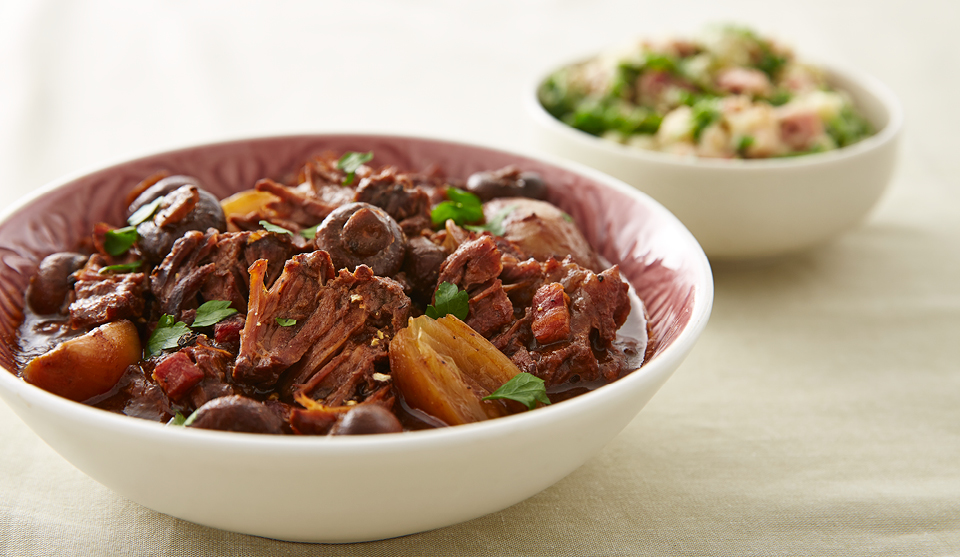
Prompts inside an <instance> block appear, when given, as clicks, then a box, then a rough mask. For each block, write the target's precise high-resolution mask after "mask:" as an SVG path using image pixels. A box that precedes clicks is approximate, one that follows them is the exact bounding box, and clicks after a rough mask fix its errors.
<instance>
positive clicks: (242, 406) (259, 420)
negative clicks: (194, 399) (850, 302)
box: [189, 395, 283, 434]
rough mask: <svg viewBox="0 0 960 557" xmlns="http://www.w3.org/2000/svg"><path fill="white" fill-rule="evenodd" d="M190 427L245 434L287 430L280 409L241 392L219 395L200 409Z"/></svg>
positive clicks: (193, 417)
mask: <svg viewBox="0 0 960 557" xmlns="http://www.w3.org/2000/svg"><path fill="white" fill-rule="evenodd" d="M191 418H192V420H193V421H192V422H190V424H189V427H196V428H200V429H218V430H220V431H239V432H243V433H272V434H278V433H283V420H281V419H280V417H278V416H277V414H276V412H274V411H273V410H271V409H270V408H268V407H267V406H265V405H263V404H262V403H259V402H257V401H255V400H252V399H249V398H246V397H242V396H240V395H230V396H224V397H220V398H215V399H213V400H211V401H208V402H207V403H206V404H204V405H203V406H201V407H200V408H197V410H196V412H195V414H194V415H192V416H191Z"/></svg>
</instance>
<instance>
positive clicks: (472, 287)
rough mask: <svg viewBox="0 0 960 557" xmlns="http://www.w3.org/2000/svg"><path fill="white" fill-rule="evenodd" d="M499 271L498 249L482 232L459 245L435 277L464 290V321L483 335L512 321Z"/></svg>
mask: <svg viewBox="0 0 960 557" xmlns="http://www.w3.org/2000/svg"><path fill="white" fill-rule="evenodd" d="M502 270H503V264H502V262H501V254H500V250H499V249H497V246H496V244H495V243H494V240H493V238H491V237H490V236H488V235H484V236H481V237H479V238H477V239H475V240H470V241H467V242H464V243H462V244H460V247H458V248H457V251H455V252H453V254H451V255H450V257H448V258H447V259H446V261H444V262H443V265H442V266H441V267H440V275H439V278H438V279H437V280H438V283H443V282H449V283H451V284H454V285H456V286H457V287H458V288H460V289H462V290H466V291H467V294H469V296H470V312H469V313H468V314H467V319H466V320H465V322H466V323H467V325H470V327H471V328H473V330H475V331H477V332H478V333H480V334H481V335H483V336H484V337H487V338H489V337H490V335H492V334H494V333H496V332H497V331H499V330H500V328H502V327H503V326H504V325H507V324H509V323H510V322H512V321H513V304H512V303H511V302H510V298H509V297H508V296H507V293H506V292H505V291H504V289H503V283H502V282H501V281H500V279H499V278H497V277H498V276H499V275H500V272H501V271H502Z"/></svg>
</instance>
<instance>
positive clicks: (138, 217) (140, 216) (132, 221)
mask: <svg viewBox="0 0 960 557" xmlns="http://www.w3.org/2000/svg"><path fill="white" fill-rule="evenodd" d="M161 202H163V196H162V195H161V196H160V197H158V198H156V199H154V200H153V201H151V202H150V203H145V204H143V205H141V206H140V208H139V209H137V210H136V211H134V212H133V214H132V215H130V216H129V217H127V224H129V225H130V226H136V225H138V224H140V223H141V222H144V221H146V220H147V219H149V218H150V217H152V216H153V214H154V213H156V212H157V209H158V208H159V207H160V203H161Z"/></svg>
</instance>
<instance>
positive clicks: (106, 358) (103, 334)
mask: <svg viewBox="0 0 960 557" xmlns="http://www.w3.org/2000/svg"><path fill="white" fill-rule="evenodd" d="M141 354H142V350H141V348H140V337H139V335H138V334H137V328H136V327H135V326H134V324H133V323H131V322H130V321H126V320H123V321H114V322H112V323H107V324H106V325H101V326H100V327H97V328H96V329H94V330H92V331H90V332H89V333H87V334H85V335H83V336H80V337H77V338H73V339H70V340H68V341H66V342H64V343H62V344H60V346H57V347H56V348H54V349H53V350H51V351H50V352H47V353H46V354H44V355H42V356H37V357H36V358H34V359H33V360H31V361H30V363H28V364H27V366H26V367H25V368H24V369H23V379H24V380H25V381H26V382H27V383H31V384H33V385H36V386H38V387H40V388H41V389H44V390H46V391H50V392H51V393H53V394H57V395H60V396H62V397H65V398H69V399H70V400H75V401H77V402H82V401H84V400H87V399H88V398H91V397H94V396H97V395H100V394H103V393H105V392H107V391H109V390H110V389H111V388H112V387H113V386H114V385H116V384H117V381H119V380H120V377H121V376H122V375H123V372H124V371H126V369H127V367H128V366H130V365H132V364H135V363H137V362H138V361H139V360H140V356H141Z"/></svg>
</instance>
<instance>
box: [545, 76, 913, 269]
mask: <svg viewBox="0 0 960 557" xmlns="http://www.w3.org/2000/svg"><path fill="white" fill-rule="evenodd" d="M825 70H826V74H827V80H828V82H829V83H830V84H831V85H832V86H833V87H835V88H837V89H840V90H843V91H846V92H848V93H849V94H850V96H851V97H852V99H853V102H854V105H855V106H856V107H858V108H859V109H860V110H861V112H862V114H863V115H864V116H865V117H866V118H867V120H868V121H869V122H870V123H871V124H872V125H873V127H874V129H876V130H877V133H876V134H875V135H873V136H871V137H868V138H866V139H864V140H863V141H860V142H858V143H856V144H854V145H851V146H848V147H844V148H842V149H838V150H835V151H828V152H824V153H817V154H812V155H804V156H798V157H791V158H780V159H764V160H760V159H751V160H718V159H706V158H692V157H680V156H676V155H671V154H667V153H660V152H656V151H644V150H640V149H636V148H632V147H627V146H624V145H620V144H617V143H613V142H610V141H605V140H602V139H600V138H598V137H595V136H592V135H590V134H587V133H585V132H582V131H580V130H577V129H575V128H571V127H570V126H567V125H565V124H564V123H562V122H560V121H559V120H557V119H555V118H554V117H553V116H551V115H550V114H549V113H548V112H547V111H546V110H544V108H543V106H541V104H540V102H539V100H538V99H537V90H538V89H539V87H540V84H541V83H543V81H544V80H545V79H546V76H543V77H542V78H541V79H539V80H538V81H537V82H536V84H535V86H534V87H532V88H531V89H532V91H531V92H530V93H529V94H528V95H527V99H526V101H527V102H526V104H527V112H528V114H529V115H530V120H531V122H532V128H533V137H534V141H535V144H536V145H537V146H538V147H539V148H540V149H542V150H544V151H546V152H548V153H551V154H554V155H559V156H561V157H564V158H567V159H570V160H574V161H577V162H581V163H584V164H586V165H589V166H592V167H593V168H596V169H598V170H601V171H603V172H605V173H607V174H610V175H611V176H614V177H616V178H620V179H621V180H623V181H624V182H626V183H628V184H630V185H632V186H634V187H635V188H637V189H639V190H641V191H643V192H645V193H647V194H649V195H650V196H651V197H653V198H654V199H656V200H657V201H659V202H660V203H662V204H663V205H664V206H665V207H666V208H667V209H670V211H672V212H673V214H674V215H676V216H677V218H679V219H680V221H681V222H683V223H684V224H685V225H686V226H687V228H689V229H690V231H691V232H692V233H693V235H694V236H695V237H696V238H697V240H698V241H699V242H700V245H701V246H703V249H704V251H705V252H706V253H707V255H708V256H710V258H711V259H714V258H725V259H739V258H756V257H767V256H777V255H783V254H786V253H790V252H795V251H799V250H803V249H806V248H810V247H813V246H816V245H818V244H822V243H824V242H826V241H828V240H830V239H832V238H835V237H836V236H838V235H839V234H841V233H842V232H844V231H846V230H848V229H850V228H853V227H854V226H856V225H857V224H858V223H860V222H861V221H862V220H863V219H864V218H865V217H866V216H867V214H868V213H869V212H870V210H871V209H872V208H873V207H874V206H875V205H876V204H877V202H878V201H879V200H880V198H881V196H882V194H883V192H884V190H885V189H886V188H887V185H888V184H889V183H890V178H891V177H892V175H893V169H894V162H895V160H896V158H897V143H898V140H899V138H900V133H901V129H902V127H903V112H902V109H901V107H900V102H899V101H898V100H897V98H896V96H895V95H894V94H893V93H892V92H891V91H890V90H889V89H888V88H887V87H886V86H884V85H883V84H882V83H880V82H879V81H877V80H876V79H873V78H872V77H869V76H866V75H863V74H860V73H858V72H855V71H850V70H839V69H836V68H831V67H827V68H825ZM551 73H552V72H551Z"/></svg>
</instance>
